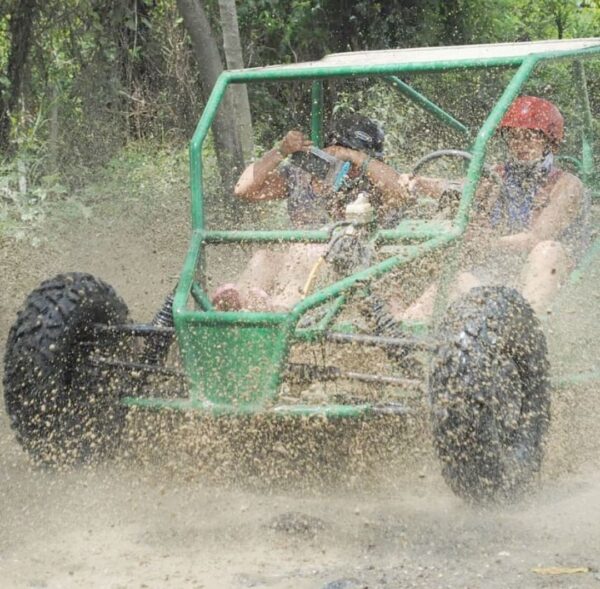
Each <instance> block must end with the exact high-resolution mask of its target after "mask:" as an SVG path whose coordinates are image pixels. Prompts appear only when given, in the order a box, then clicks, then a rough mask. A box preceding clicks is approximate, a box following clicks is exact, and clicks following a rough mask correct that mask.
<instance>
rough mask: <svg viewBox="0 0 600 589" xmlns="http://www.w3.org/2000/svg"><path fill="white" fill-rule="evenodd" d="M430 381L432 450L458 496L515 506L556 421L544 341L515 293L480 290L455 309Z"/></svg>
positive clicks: (501, 289)
mask: <svg viewBox="0 0 600 589" xmlns="http://www.w3.org/2000/svg"><path fill="white" fill-rule="evenodd" d="M439 335H440V339H441V342H442V343H441V346H440V348H439V350H438V351H437V353H436V355H435V356H434V358H433V361H432V364H431V371H430V377H429V392H430V399H431V407H432V410H431V415H432V422H433V433H434V442H435V446H436V449H437V453H438V455H439V457H440V459H441V460H442V464H443V467H442V473H443V476H444V478H445V480H446V482H447V483H448V485H449V486H450V487H451V488H452V489H453V491H454V492H455V493H457V494H458V495H460V496H461V497H463V498H465V499H467V500H471V501H475V502H482V501H483V502H484V501H490V500H491V501H493V500H506V499H512V498H515V497H517V496H518V495H520V494H521V493H522V492H523V491H524V490H525V489H526V488H527V486H528V485H529V483H530V482H531V481H532V479H533V478H534V476H535V475H536V473H538V472H539V469H540V466H541V463H542V457H543V441H544V437H545V434H546V431H547V429H548V423H549V419H550V395H549V388H548V361H547V358H546V356H547V352H546V341H545V337H544V334H543V332H542V330H541V327H540V324H539V322H538V320H537V319H536V317H535V315H534V313H533V310H532V309H531V307H530V306H529V305H528V303H527V302H526V301H525V299H523V297H522V296H521V295H520V294H519V293H518V292H517V291H515V290H512V289H508V288H504V287H484V288H475V289H473V290H472V291H471V292H470V293H469V294H468V295H467V296H465V297H464V298H463V299H461V300H459V301H457V302H455V303H454V304H453V305H451V307H450V309H449V310H448V313H447V315H446V317H445V318H444V320H443V321H442V323H441V326H440V330H439Z"/></svg>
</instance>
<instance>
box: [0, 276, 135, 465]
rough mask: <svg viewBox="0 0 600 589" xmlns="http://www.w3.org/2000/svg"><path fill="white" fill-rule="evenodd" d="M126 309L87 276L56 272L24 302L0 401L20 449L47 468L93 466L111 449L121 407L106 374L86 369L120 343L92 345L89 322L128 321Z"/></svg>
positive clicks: (109, 290)
mask: <svg viewBox="0 0 600 589" xmlns="http://www.w3.org/2000/svg"><path fill="white" fill-rule="evenodd" d="M127 315H128V311H127V306H126V305H125V303H124V302H123V301H122V299H121V298H120V297H118V296H117V294H116V293H115V291H114V290H113V289H112V288H111V287H110V286H109V285H107V284H105V283H104V282H102V281H101V280H98V279H97V278H94V277H93V276H91V275H89V274H81V273H70V274H61V275H59V276H56V277H55V278H53V279H51V280H47V281H45V282H43V283H42V284H41V285H40V286H39V288H37V289H35V290H34V291H33V292H32V293H31V294H30V295H29V296H28V297H27V299H26V301H25V304H24V306H23V308H22V309H21V310H20V311H19V313H18V315H17V320H16V322H15V324H14V325H13V326H12V328H11V330H10V332H9V335H8V341H7V344H6V354H5V357H4V398H5V403H6V409H7V411H8V415H9V417H10V420H11V424H12V427H13V428H14V430H15V431H16V435H17V438H18V440H19V442H20V443H21V444H22V446H23V447H24V448H25V449H26V450H27V451H28V452H29V453H30V455H31V456H32V457H33V458H34V459H35V460H36V461H37V462H39V463H43V464H47V465H53V466H57V465H61V464H74V463H80V462H91V461H93V460H94V459H96V458H98V457H100V456H103V455H105V454H107V453H109V452H110V450H112V449H113V448H114V447H115V445H116V443H117V442H118V439H119V434H120V432H121V429H122V426H123V424H124V420H125V417H126V410H125V409H124V408H123V407H122V406H120V405H119V398H118V397H119V395H118V391H117V390H116V387H115V383H114V382H112V381H111V379H110V378H109V376H108V374H107V372H106V371H103V370H101V369H99V368H94V367H91V366H90V365H89V363H88V364H86V358H88V357H89V355H90V354H92V353H94V352H96V351H102V352H107V353H111V352H114V350H107V349H106V348H107V347H113V346H117V345H118V342H115V341H112V342H109V341H104V342H103V343H102V344H100V343H96V344H94V343H92V344H90V345H84V346H81V345H80V343H81V342H91V341H92V338H93V329H92V326H93V324H94V323H101V324H116V323H124V322H126V321H127Z"/></svg>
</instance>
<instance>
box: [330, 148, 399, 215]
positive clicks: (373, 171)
mask: <svg viewBox="0 0 600 589" xmlns="http://www.w3.org/2000/svg"><path fill="white" fill-rule="evenodd" d="M325 151H327V152H328V153H330V154H331V155H334V156H335V157H337V158H339V159H342V160H345V161H348V162H350V163H351V164H352V166H354V167H355V168H358V169H360V170H361V171H362V172H363V173H364V174H366V175H367V177H368V178H369V180H370V181H371V183H372V184H373V186H376V187H377V188H378V189H379V190H381V193H382V195H383V200H384V205H386V206H395V205H398V204H399V203H402V202H406V201H407V200H409V199H410V193H409V190H408V185H407V183H406V182H403V181H402V176H401V174H398V172H396V170H394V168H392V167H391V166H388V165H387V164H385V163H383V162H382V161H379V160H376V159H373V158H370V157H369V156H367V155H366V154H365V153H363V152H361V151H356V150H354V149H349V148H347V147H342V146H340V145H332V146H330V147H327V148H325Z"/></svg>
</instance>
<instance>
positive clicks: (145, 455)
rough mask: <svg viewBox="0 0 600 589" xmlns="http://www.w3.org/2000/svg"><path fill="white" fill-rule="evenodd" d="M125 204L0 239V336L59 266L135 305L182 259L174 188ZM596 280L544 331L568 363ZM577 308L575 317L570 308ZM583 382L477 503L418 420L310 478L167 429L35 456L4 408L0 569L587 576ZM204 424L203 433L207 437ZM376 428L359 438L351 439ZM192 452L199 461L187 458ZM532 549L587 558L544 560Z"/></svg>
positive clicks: (592, 405)
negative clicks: (160, 202) (544, 435)
mask: <svg viewBox="0 0 600 589" xmlns="http://www.w3.org/2000/svg"><path fill="white" fill-rule="evenodd" d="M123 206H124V209H123V210H122V211H115V210H114V209H111V210H110V211H107V210H103V209H102V207H98V208H97V209H95V210H94V214H93V215H92V217H91V218H89V219H82V218H78V219H71V220H69V219H65V218H61V217H58V218H56V219H50V220H49V221H48V222H47V224H46V225H45V226H44V235H46V236H48V237H46V238H44V239H43V240H42V243H41V244H40V245H38V246H37V247H33V246H32V245H31V244H30V243H29V242H28V241H24V242H13V241H4V242H2V243H0V267H1V268H2V273H1V275H2V277H3V289H2V292H1V293H0V339H1V340H2V344H0V346H3V345H4V343H3V342H4V340H5V338H6V333H7V330H8V326H9V325H10V323H11V322H12V321H13V318H14V313H15V311H16V309H17V308H18V306H19V305H20V303H21V301H22V300H23V298H24V297H25V296H26V293H27V292H29V291H30V290H31V289H32V288H33V287H35V286H36V284H37V283H39V281H40V280H42V279H43V278H45V277H47V276H50V275H52V274H54V273H56V272H59V271H64V270H85V271H90V272H92V273H94V274H97V275H98V276H100V277H101V278H103V279H104V280H106V281H108V282H109V283H111V284H113V285H114V286H115V287H116V289H117V291H118V292H119V293H120V294H121V295H122V296H123V297H124V298H125V299H126V300H127V302H128V303H129V305H130V308H131V309H132V313H133V316H134V317H135V318H137V319H147V318H149V316H150V315H151V314H152V312H153V310H154V309H156V308H157V306H158V305H159V304H160V302H161V300H162V298H163V296H164V295H165V294H166V293H167V292H168V290H169V288H170V287H171V285H172V284H173V280H174V276H175V274H176V273H177V271H178V268H179V266H180V264H181V261H182V259H183V255H184V251H185V248H186V246H187V227H186V225H185V222H183V221H181V220H182V219H186V204H185V203H180V204H176V205H173V203H170V204H169V206H168V207H167V206H165V208H164V210H157V211H146V213H145V214H146V215H147V218H146V221H147V223H148V224H147V226H146V227H141V226H140V225H139V221H140V219H139V217H137V218H136V220H135V224H134V222H133V221H132V220H131V219H132V216H131V215H130V214H128V211H127V210H126V208H125V205H123ZM151 219H160V222H157V221H156V220H154V221H152V220H151ZM595 272H596V274H597V273H598V271H597V270H595ZM590 280H591V282H590ZM594 285H596V286H597V285H600V280H598V276H597V275H596V277H595V278H594V277H592V279H589V280H588V281H587V282H586V284H585V285H584V287H585V288H584V287H580V298H579V299H578V300H577V301H576V302H574V303H573V305H572V306H571V308H569V309H567V311H568V312H567V314H566V315H565V316H567V317H570V318H571V319H570V320H569V321H568V322H567V323H569V329H567V330H566V331H565V330H563V331H562V332H560V333H558V332H557V333H553V334H551V339H552V346H553V353H554V354H558V352H559V351H561V349H562V351H565V350H566V351H569V352H570V353H571V355H572V356H574V357H575V359H576V360H577V361H578V362H580V363H581V364H582V366H583V367H584V368H585V367H586V366H588V365H589V364H590V362H591V363H592V364H593V363H595V365H596V368H597V354H595V352H594V348H593V347H591V346H592V344H593V339H594V338H593V337H592V336H594V335H597V331H598V328H597V326H598V325H599V324H600V322H599V321H598V319H600V317H598V307H599V306H598V304H597V299H594V298H593V297H592V294H594V293H595V292H598V291H597V290H594V288H593V287H594ZM581 289H583V290H581ZM572 311H573V312H575V311H577V313H579V314H580V315H577V313H575V314H573V313H572ZM581 313H583V316H584V317H585V318H586V321H585V322H581V321H580V320H577V321H576V322H575V320H574V317H576V316H577V317H580V316H581ZM559 331H560V330H559ZM586 338H587V339H586ZM584 341H585V342H587V343H586V344H585V345H582V342H584ZM2 351H3V350H2ZM599 399H600V390H598V389H597V388H594V387H592V386H589V385H588V386H580V387H577V388H573V389H571V390H569V391H562V392H558V391H557V392H556V394H555V399H554V419H553V424H552V429H551V433H550V441H549V444H548V452H547V454H548V459H547V461H546V464H545V467H544V471H543V473H542V476H541V480H540V482H539V490H538V491H537V492H536V493H535V495H533V496H531V497H530V498H528V499H526V500H525V501H523V502H522V503H520V504H518V505H514V506H509V507H502V508H497V509H489V510H478V509H475V508H472V507H469V506H467V505H465V504H464V503H463V502H461V501H460V500H459V499H457V498H455V497H454V496H453V495H452V493H451V492H450V490H449V489H448V488H447V487H446V486H445V484H444V483H443V481H442V480H441V477H440V476H439V474H438V465H437V463H436V460H435V458H434V457H433V454H432V452H431V448H430V447H429V445H428V443H427V439H428V436H427V431H426V425H423V424H422V423H414V424H412V425H411V426H410V427H409V428H408V430H410V429H411V428H413V429H414V428H417V429H419V430H420V429H424V431H417V432H415V431H413V432H412V435H411V436H408V448H407V450H406V451H405V452H403V453H401V454H398V453H397V452H391V453H390V454H388V455H387V457H386V456H385V455H384V456H383V458H381V457H379V459H378V460H375V461H373V464H371V465H370V466H369V467H368V468H364V469H358V468H356V463H355V464H354V467H351V469H350V470H351V472H350V473H347V475H346V476H341V477H340V480H339V481H338V483H337V484H329V485H328V486H323V485H321V484H314V485H312V484H310V482H309V483H306V480H307V479H306V478H303V476H302V474H301V473H300V474H292V475H290V476H286V477H283V478H282V477H281V471H280V470H277V471H275V474H273V471H269V469H263V468H261V465H258V466H257V467H256V473H258V474H255V476H250V477H248V476H247V475H248V472H249V471H248V468H247V465H246V466H244V468H241V467H240V464H239V460H241V459H239V457H238V456H236V455H235V452H229V455H228V456H227V458H223V459H221V457H220V455H218V454H217V455H213V454H210V452H208V453H207V451H205V453H204V454H202V452H200V453H199V454H197V453H195V450H194V449H193V448H192V449H190V447H189V446H186V445H185V444H184V445H183V447H182V448H181V449H175V448H173V447H172V446H171V445H169V444H167V445H166V446H165V448H164V449H163V452H164V456H163V458H162V459H159V456H160V453H161V450H160V449H159V450H158V451H157V448H156V447H154V445H153V447H151V448H147V447H145V446H144V444H145V443H146V442H147V439H146V438H143V440H146V442H144V441H139V438H138V442H139V443H138V445H137V447H136V448H135V449H134V450H131V449H129V450H127V451H126V452H124V453H123V454H124V455H123V456H121V457H120V459H119V460H118V461H116V462H114V463H110V464H106V465H103V466H101V467H98V468H95V469H93V470H75V471H68V472H48V471H43V470H40V469H36V468H34V467H32V466H31V465H30V463H29V462H28V460H27V457H26V456H25V455H24V453H23V452H22V451H21V450H20V448H19V446H18V445H17V443H16V442H15V441H14V438H13V435H12V432H11V431H10V429H9V426H8V421H7V419H6V418H5V417H4V415H3V416H2V417H1V418H0V472H1V473H2V474H1V478H0V491H1V494H2V502H1V507H0V526H1V531H2V533H1V534H0V587H2V588H4V587H6V588H9V589H10V588H34V587H47V588H51V589H58V588H81V587H86V588H88V587H89V588H113V589H117V588H123V589H124V588H128V589H129V588H132V587H149V588H162V587H191V588H200V587H204V588H230V587H231V588H245V587H268V588H277V589H279V588H298V589H304V588H306V589H308V588H311V589H313V588H314V589H325V588H326V589H350V588H356V587H370V588H400V587H402V588H404V587H427V588H430V587H452V588H455V587H456V588H459V587H470V588H476V587H485V588H496V587H497V588H505V587H514V588H516V587H519V588H521V587H532V588H537V587H540V588H541V587H553V588H554V587H560V588H567V587H600V573H599V572H597V570H598V569H600V469H599V464H598V462H599V461H598V456H600V453H599V450H600V428H598V427H597V422H598V419H597V415H599V414H600V412H598V410H597V407H596V405H597V402H598V400H599ZM136 427H139V424H138V425H137V426H136ZM186 428H187V429H185V431H184V434H185V432H188V433H189V431H190V424H189V423H188V424H187V425H186ZM179 435H182V434H181V432H179ZM206 441H207V447H208V448H211V449H214V448H219V444H220V441H219V440H218V439H215V438H214V437H213V438H210V439H209V438H207V439H206ZM200 442H202V440H200ZM358 442H360V440H359V441H358ZM154 443H155V442H153V444H154ZM378 443H380V442H378V441H375V442H372V441H369V440H367V441H364V443H363V444H362V450H361V451H363V452H364V453H365V454H368V453H370V452H372V451H373V450H374V448H373V446H372V444H378ZM224 445H226V444H225V443H224ZM359 446H360V443H359ZM284 453H285V451H284ZM209 454H210V455H209ZM238 459H239V460H238ZM282 460H283V462H284V463H285V456H284V457H283V459H282ZM203 461H205V462H206V464H209V466H207V467H205V468H197V469H196V468H194V464H201V465H202V464H204V462H203ZM388 461H389V464H388ZM334 462H335V458H333V463H329V464H327V463H326V462H325V463H323V464H322V465H320V463H317V466H316V467H315V468H332V467H333V466H335V465H334ZM288 466H289V467H291V466H292V465H288ZM353 469H354V476H353V472H352V470H353ZM209 471H210V472H209ZM242 471H243V472H244V476H242V475H241V474H240V476H239V477H238V476H237V474H236V473H242ZM317 478H318V477H317ZM536 567H584V569H586V568H587V569H590V570H589V572H581V573H573V574H564V575H560V576H546V575H541V574H539V573H536V572H533V571H532V569H534V568H536Z"/></svg>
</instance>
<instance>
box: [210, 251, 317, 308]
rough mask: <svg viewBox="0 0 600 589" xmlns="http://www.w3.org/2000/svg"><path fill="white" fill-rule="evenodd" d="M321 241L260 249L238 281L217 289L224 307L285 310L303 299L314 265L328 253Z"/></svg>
mask: <svg viewBox="0 0 600 589" xmlns="http://www.w3.org/2000/svg"><path fill="white" fill-rule="evenodd" d="M325 249H326V246H325V245H321V244H305V243H299V244H294V245H292V246H290V248H289V249H288V250H287V251H285V252H270V251H267V250H258V251H257V252H256V253H255V254H254V255H253V256H252V258H251V259H250V261H249V262H248V265H247V266H246V267H245V268H244V271H243V272H242V273H241V274H240V277H239V279H238V281H237V282H236V283H235V284H227V285H223V286H221V287H219V289H217V290H216V291H215V295H214V297H213V303H214V304H215V306H216V307H217V308H218V309H221V310H234V309H247V310H252V311H286V310H288V309H290V308H291V307H293V306H294V304H295V303H296V302H297V301H298V300H299V299H300V296H301V292H300V291H301V289H302V287H303V286H304V284H305V282H306V280H307V279H308V275H309V273H310V271H311V270H312V268H313V266H314V264H315V263H316V262H317V261H318V259H319V258H320V257H321V255H323V253H324V252H325Z"/></svg>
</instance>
